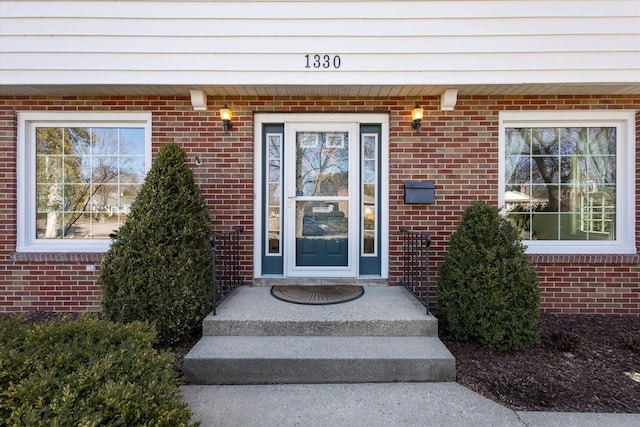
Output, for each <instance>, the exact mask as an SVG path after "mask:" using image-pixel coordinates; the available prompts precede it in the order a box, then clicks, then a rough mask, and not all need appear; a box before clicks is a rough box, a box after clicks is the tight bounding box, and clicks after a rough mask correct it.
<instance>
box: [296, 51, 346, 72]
mask: <svg viewBox="0 0 640 427" xmlns="http://www.w3.org/2000/svg"><path fill="white" fill-rule="evenodd" d="M304 59H305V66H304V68H324V69H325V70H328V69H335V70H337V69H338V68H340V61H341V60H340V55H319V54H316V55H311V54H307V55H305V56H304Z"/></svg>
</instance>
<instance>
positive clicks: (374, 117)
mask: <svg viewBox="0 0 640 427" xmlns="http://www.w3.org/2000/svg"><path fill="white" fill-rule="evenodd" d="M273 123H282V124H284V135H285V138H288V135H290V134H291V132H290V130H289V128H290V125H298V124H319V125H320V124H322V125H323V126H324V125H328V126H331V125H339V126H341V127H343V126H344V125H346V124H352V125H354V129H360V125H362V124H379V125H380V126H381V141H380V162H379V167H380V176H381V180H380V213H379V214H380V224H381V226H380V233H379V238H380V249H381V259H380V264H381V265H380V275H379V276H374V277H376V278H387V277H388V269H389V257H388V253H389V114H388V113H255V114H254V151H253V152H254V218H253V224H254V233H253V241H254V256H253V262H254V277H256V278H261V277H273V275H267V274H265V275H263V274H262V252H263V250H264V249H263V247H262V246H263V229H264V221H263V204H264V202H265V201H264V199H263V197H264V194H263V193H264V192H263V184H264V183H263V173H262V170H263V167H264V158H263V146H262V144H263V140H262V136H263V125H265V124H273ZM354 142H355V141H354ZM357 143H358V144H359V143H360V132H358V133H357ZM284 146H285V147H289V146H290V144H287V142H286V141H285V144H284ZM292 147H293V146H292ZM283 154H284V157H285V158H286V156H287V153H283ZM356 188H358V187H357V186H356ZM356 191H357V190H356ZM282 203H283V208H285V205H286V203H287V200H286V197H285V200H283V201H282ZM356 211H357V209H356ZM356 230H357V232H356V235H357V238H358V239H359V238H360V232H361V230H360V228H359V226H358V227H357V228H356ZM281 242H282V245H284V242H285V239H284V238H283V239H282V240H281ZM358 247H359V245H358ZM282 251H283V253H284V254H288V253H290V252H291V251H292V249H289V248H282ZM357 254H358V251H357V250H356V255H357ZM290 257H291V256H290V255H286V256H285V265H284V272H283V274H282V275H276V277H317V274H315V272H311V273H309V274H304V272H303V271H300V274H295V275H294V276H290V275H289V274H288V270H289V265H290V264H287V263H290V262H291V261H290ZM353 258H354V260H353V271H340V270H339V269H335V270H334V271H333V272H331V271H330V270H327V271H326V273H327V274H324V273H323V277H352V278H355V277H361V276H359V275H358V271H359V265H358V261H359V257H358V256H354V257H353ZM327 268H328V269H331V267H327ZM329 273H331V274H329Z"/></svg>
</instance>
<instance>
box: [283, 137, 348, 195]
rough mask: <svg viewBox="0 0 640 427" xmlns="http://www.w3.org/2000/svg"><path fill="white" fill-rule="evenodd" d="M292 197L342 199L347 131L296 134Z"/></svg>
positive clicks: (345, 177) (346, 160)
mask: <svg viewBox="0 0 640 427" xmlns="http://www.w3.org/2000/svg"><path fill="white" fill-rule="evenodd" d="M295 158H296V160H295V161H296V196H303V197H317V196H324V197H336V196H345V195H347V194H348V190H349V141H348V133H347V132H296V157H295Z"/></svg>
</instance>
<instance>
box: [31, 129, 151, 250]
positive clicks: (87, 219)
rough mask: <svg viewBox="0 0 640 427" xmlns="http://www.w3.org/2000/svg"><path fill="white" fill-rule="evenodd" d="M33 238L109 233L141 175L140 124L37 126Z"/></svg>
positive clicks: (122, 216) (142, 147)
mask: <svg viewBox="0 0 640 427" xmlns="http://www.w3.org/2000/svg"><path fill="white" fill-rule="evenodd" d="M35 136H36V170H35V178H36V185H35V189H36V238H38V239H86V238H89V239H91V238H108V237H109V234H110V233H113V231H114V230H117V229H118V228H119V227H120V225H121V224H122V223H123V222H124V221H125V219H126V216H127V214H128V213H129V207H130V205H131V203H132V202H133V200H134V199H135V197H136V195H137V194H138V191H139V189H140V186H141V184H142V182H143V181H144V175H145V131H144V128H90V127H86V128H85V127H37V128H36V130H35Z"/></svg>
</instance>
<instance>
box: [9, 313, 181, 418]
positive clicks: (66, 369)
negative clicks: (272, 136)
mask: <svg viewBox="0 0 640 427" xmlns="http://www.w3.org/2000/svg"><path fill="white" fill-rule="evenodd" d="M155 339H156V334H155V330H154V329H153V328H152V327H150V326H149V325H146V324H143V323H140V322H132V323H130V324H128V325H123V324H115V323H111V322H106V321H103V320H100V319H98V318H97V317H96V316H95V315H84V316H83V317H81V318H79V319H71V318H69V317H63V318H61V319H58V320H56V321H51V322H43V323H32V324H28V323H26V322H25V321H24V320H23V319H21V318H20V317H19V316H12V317H11V318H9V319H7V320H2V321H0V420H4V421H3V422H2V425H7V426H9V427H13V426H16V427H17V426H34V427H40V426H42V427H44V426H87V427H88V426H143V425H144V426H167V427H174V426H187V425H191V424H189V420H190V419H191V416H192V414H191V410H190V409H189V407H188V406H187V405H186V404H185V403H184V402H183V401H182V400H181V398H180V395H179V390H178V381H177V379H176V375H175V372H174V371H173V370H172V364H173V363H175V357H174V355H173V354H171V353H168V352H159V351H157V350H155V349H154V348H153V344H154V342H155Z"/></svg>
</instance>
